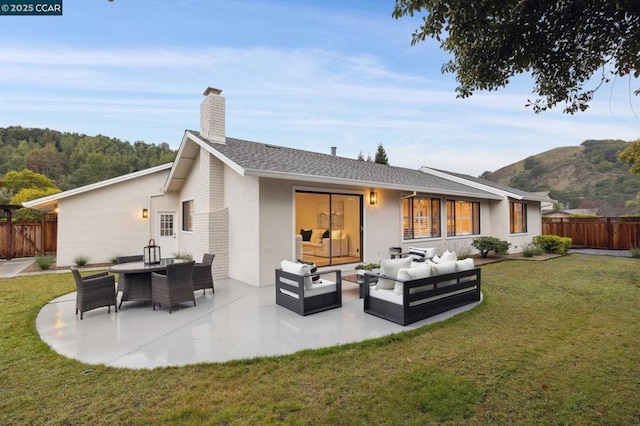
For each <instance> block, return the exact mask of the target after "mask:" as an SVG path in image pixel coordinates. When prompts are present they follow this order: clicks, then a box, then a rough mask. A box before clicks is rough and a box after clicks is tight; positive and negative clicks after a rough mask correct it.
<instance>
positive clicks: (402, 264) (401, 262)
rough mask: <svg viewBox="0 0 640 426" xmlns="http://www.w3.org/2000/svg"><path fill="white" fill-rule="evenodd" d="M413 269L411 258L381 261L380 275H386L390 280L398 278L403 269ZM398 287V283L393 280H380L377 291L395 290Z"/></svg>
mask: <svg viewBox="0 0 640 426" xmlns="http://www.w3.org/2000/svg"><path fill="white" fill-rule="evenodd" d="M410 267H411V258H410V257H403V258H401V259H382V260H381V261H380V275H386V276H387V277H390V278H397V277H398V271H399V270H400V269H401V268H410ZM395 285H396V282H395V281H394V280H391V279H386V278H382V277H381V278H379V279H378V283H377V284H376V290H381V289H393V288H394V287H395Z"/></svg>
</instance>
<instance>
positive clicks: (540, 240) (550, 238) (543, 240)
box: [533, 235, 571, 254]
mask: <svg viewBox="0 0 640 426" xmlns="http://www.w3.org/2000/svg"><path fill="white" fill-rule="evenodd" d="M533 245H535V246H537V247H540V248H541V249H542V250H544V251H545V252H546V253H555V254H567V253H568V252H569V249H570V248H571V238H569V237H559V236H557V235H536V236H535V237H533Z"/></svg>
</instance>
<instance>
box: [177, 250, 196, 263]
mask: <svg viewBox="0 0 640 426" xmlns="http://www.w3.org/2000/svg"><path fill="white" fill-rule="evenodd" d="M172 255H173V258H174V259H182V260H186V261H191V260H193V255H192V254H191V253H181V252H179V251H178V252H173V254H172Z"/></svg>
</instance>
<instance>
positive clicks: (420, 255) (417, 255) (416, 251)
mask: <svg viewBox="0 0 640 426" xmlns="http://www.w3.org/2000/svg"><path fill="white" fill-rule="evenodd" d="M426 254H427V253H426V250H425V249H422V248H419V247H409V256H411V257H413V260H415V261H416V262H424V260H425V259H426Z"/></svg>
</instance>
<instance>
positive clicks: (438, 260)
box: [431, 254, 440, 263]
mask: <svg viewBox="0 0 640 426" xmlns="http://www.w3.org/2000/svg"><path fill="white" fill-rule="evenodd" d="M431 261H432V262H433V263H440V256H438V255H437V254H436V255H434V256H433V257H432V258H431Z"/></svg>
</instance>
